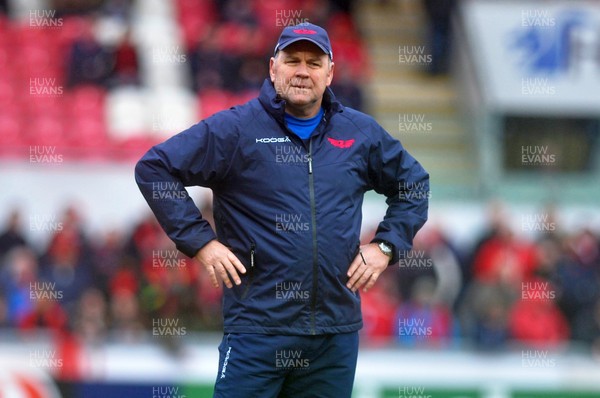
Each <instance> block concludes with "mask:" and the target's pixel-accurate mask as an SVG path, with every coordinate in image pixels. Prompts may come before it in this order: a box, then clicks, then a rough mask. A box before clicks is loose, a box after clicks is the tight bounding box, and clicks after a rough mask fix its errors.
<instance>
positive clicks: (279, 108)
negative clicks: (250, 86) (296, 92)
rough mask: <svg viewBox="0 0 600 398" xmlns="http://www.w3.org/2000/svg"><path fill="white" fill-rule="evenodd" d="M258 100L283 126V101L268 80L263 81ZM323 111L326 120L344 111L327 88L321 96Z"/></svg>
mask: <svg viewBox="0 0 600 398" xmlns="http://www.w3.org/2000/svg"><path fill="white" fill-rule="evenodd" d="M258 100H259V101H260V103H261V104H262V106H263V107H264V108H265V110H266V111H267V112H268V113H270V114H271V115H272V116H273V117H274V118H275V119H276V120H277V121H279V122H280V123H282V124H284V114H285V100H283V99H282V98H280V97H279V96H278V95H277V92H276V91H275V87H274V86H273V83H272V82H271V81H270V80H269V79H265V81H264V82H263V85H262V87H261V89H260V93H259V95H258ZM322 106H323V109H324V110H325V117H327V118H328V119H329V118H330V117H331V115H332V114H333V113H338V112H342V111H343V110H344V107H343V105H342V104H341V103H340V102H339V101H338V100H337V99H336V98H335V95H334V94H333V91H331V88H329V87H327V88H326V89H325V93H324V94H323V102H322Z"/></svg>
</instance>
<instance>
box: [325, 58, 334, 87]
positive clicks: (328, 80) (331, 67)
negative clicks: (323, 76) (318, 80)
mask: <svg viewBox="0 0 600 398" xmlns="http://www.w3.org/2000/svg"><path fill="white" fill-rule="evenodd" d="M334 66H335V64H334V63H333V61H331V66H330V67H329V71H328V72H327V86H329V85H330V84H331V82H332V81H333V67H334Z"/></svg>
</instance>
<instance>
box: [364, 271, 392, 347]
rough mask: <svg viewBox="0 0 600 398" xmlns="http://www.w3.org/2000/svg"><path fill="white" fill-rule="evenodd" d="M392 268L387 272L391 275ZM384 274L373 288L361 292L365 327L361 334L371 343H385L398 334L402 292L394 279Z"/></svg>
mask: <svg viewBox="0 0 600 398" xmlns="http://www.w3.org/2000/svg"><path fill="white" fill-rule="evenodd" d="M390 271H393V270H391V269H388V270H387V271H386V273H388V275H389V276H391V275H390V274H391V272H390ZM388 275H382V277H381V279H379V280H378V283H376V284H375V285H374V286H373V287H372V288H371V289H369V291H368V292H366V293H361V308H362V314H363V322H364V328H363V329H362V330H361V335H363V336H365V339H366V340H365V341H367V342H368V343H369V344H375V345H385V344H387V343H389V342H392V341H393V340H394V336H396V333H395V332H396V330H397V329H396V324H397V322H396V313H397V311H398V306H399V305H400V294H399V292H398V289H397V287H396V286H395V284H394V279H393V278H390V277H388Z"/></svg>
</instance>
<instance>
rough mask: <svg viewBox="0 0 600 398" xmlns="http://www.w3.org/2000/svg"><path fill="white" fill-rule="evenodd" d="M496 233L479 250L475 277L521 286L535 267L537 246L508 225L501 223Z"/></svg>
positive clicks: (474, 265)
mask: <svg viewBox="0 0 600 398" xmlns="http://www.w3.org/2000/svg"><path fill="white" fill-rule="evenodd" d="M494 232H495V233H494V235H493V236H492V237H490V238H489V239H488V240H487V241H486V242H485V243H483V244H482V245H481V246H480V247H479V250H478V251H477V252H476V253H475V259H474V261H473V269H472V272H473V277H474V278H475V279H476V280H477V281H479V282H483V283H505V284H508V285H512V286H518V284H519V283H520V282H521V281H522V280H524V279H526V278H527V277H528V276H529V275H531V273H532V272H533V270H534V269H535V266H536V260H537V259H536V250H535V247H534V246H533V245H532V244H530V243H529V242H524V241H521V240H519V239H517V238H516V237H515V235H514V233H513V232H512V231H511V230H510V228H508V227H505V226H502V225H501V226H499V229H497V230H496V231H494Z"/></svg>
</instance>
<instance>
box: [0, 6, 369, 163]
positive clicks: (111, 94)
mask: <svg viewBox="0 0 600 398" xmlns="http://www.w3.org/2000/svg"><path fill="white" fill-rule="evenodd" d="M46 3H48V4H47V6H46V7H43V8H42V9H33V10H20V9H19V7H17V5H18V4H19V2H10V1H4V2H3V4H4V5H3V6H2V7H0V68H1V69H2V71H3V73H2V75H1V76H0V129H2V131H3V134H2V135H1V136H0V148H1V149H0V155H4V156H12V157H17V158H18V157H20V156H23V155H25V156H27V154H28V151H27V150H23V149H24V148H27V147H28V146H31V145H35V146H40V145H54V146H57V147H59V148H61V150H62V153H63V154H64V155H65V157H67V158H76V159H79V158H84V159H109V160H113V159H117V160H119V159H123V158H125V159H133V158H136V157H139V156H140V155H141V153H143V152H142V151H141V149H140V148H142V149H143V148H148V146H149V145H151V144H153V143H157V142H159V141H162V140H164V139H165V138H166V137H168V136H170V135H172V134H173V133H175V132H178V131H181V130H182V129H184V128H186V127H188V126H189V125H191V124H193V123H195V122H196V121H197V120H198V119H200V118H202V117H206V116H209V115H211V114H213V113H214V112H216V111H218V110H221V109H226V108H228V107H230V106H233V105H235V104H238V103H243V102H246V101H247V100H248V99H250V98H252V97H254V96H255V95H256V93H257V91H258V89H259V88H260V86H261V84H262V82H263V80H264V78H265V77H267V76H268V62H269V57H270V56H272V52H273V46H274V43H275V39H276V37H277V36H278V35H279V33H280V31H281V29H282V28H283V27H284V26H286V25H289V24H297V23H301V22H304V21H307V20H310V21H311V22H314V23H318V24H322V25H323V26H327V28H328V31H329V34H330V36H331V40H332V43H333V48H334V51H335V60H336V62H337V63H339V64H340V65H344V67H343V68H342V67H340V68H339V69H338V73H336V81H335V83H334V89H335V92H336V93H337V95H338V97H340V99H341V100H342V101H343V102H345V103H346V104H347V105H350V106H353V107H355V108H357V109H362V107H363V95H362V92H361V90H360V88H359V87H360V82H362V81H363V80H364V79H365V77H366V76H367V68H366V65H367V63H366V60H365V52H364V49H363V46H362V44H361V41H360V35H359V33H358V31H357V29H356V27H355V25H354V22H353V20H352V17H351V15H350V14H349V8H350V2H349V1H343V0H341V1H340V0H336V1H333V0H331V1H325V2H323V1H314V0H297V1H296V0H293V1H281V0H269V1H243V0H220V1H214V0H176V1H173V2H156V1H153V2H142V1H140V2H134V1H131V0H104V1H103V0H85V1H83V0H82V1H68V0H54V1H50V0H48V1H46ZM167 4H171V5H172V6H173V7H172V8H169V7H166V8H165V5H167ZM11 5H12V7H11ZM11 8H12V9H13V10H12V12H11ZM2 10H4V13H2ZM169 13H170V14H171V15H168V14H169ZM16 14H22V15H16ZM189 109H191V112H189V111H188V110H189Z"/></svg>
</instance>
